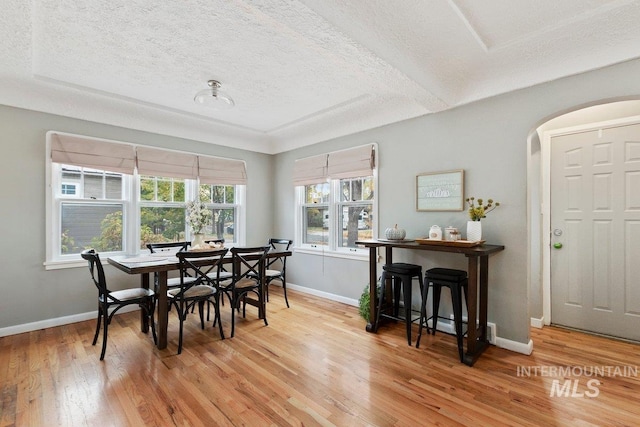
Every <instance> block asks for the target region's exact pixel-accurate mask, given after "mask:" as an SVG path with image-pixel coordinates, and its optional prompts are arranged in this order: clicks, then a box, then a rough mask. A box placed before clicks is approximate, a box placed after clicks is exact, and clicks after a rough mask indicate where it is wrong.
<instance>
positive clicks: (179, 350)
mask: <svg viewBox="0 0 640 427" xmlns="http://www.w3.org/2000/svg"><path fill="white" fill-rule="evenodd" d="M176 311H178V319H179V320H180V326H179V329H178V354H180V353H182V326H183V323H184V317H185V316H186V315H187V312H188V311H189V306H187V307H186V308H185V307H184V302H183V301H180V307H178V306H176ZM183 311H184V314H183Z"/></svg>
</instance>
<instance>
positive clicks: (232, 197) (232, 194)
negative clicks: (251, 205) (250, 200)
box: [225, 185, 236, 203]
mask: <svg viewBox="0 0 640 427" xmlns="http://www.w3.org/2000/svg"><path fill="white" fill-rule="evenodd" d="M225 193H226V196H225V203H235V202H236V186H235V185H227V187H226V190H225Z"/></svg>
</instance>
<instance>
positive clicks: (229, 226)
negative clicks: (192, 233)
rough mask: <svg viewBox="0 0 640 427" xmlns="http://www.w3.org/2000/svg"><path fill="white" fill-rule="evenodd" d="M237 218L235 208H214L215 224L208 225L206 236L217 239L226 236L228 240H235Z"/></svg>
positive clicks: (225, 238)
mask: <svg viewBox="0 0 640 427" xmlns="http://www.w3.org/2000/svg"><path fill="white" fill-rule="evenodd" d="M235 218H236V210H235V209H234V208H228V209H213V225H212V226H211V227H207V231H206V233H205V234H206V236H207V237H215V238H217V239H220V238H224V240H225V241H227V242H234V241H235V228H236V221H235Z"/></svg>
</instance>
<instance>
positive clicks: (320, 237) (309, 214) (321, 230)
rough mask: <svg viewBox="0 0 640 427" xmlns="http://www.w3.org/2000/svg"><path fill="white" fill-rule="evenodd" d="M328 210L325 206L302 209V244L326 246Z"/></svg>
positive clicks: (327, 239)
mask: <svg viewBox="0 0 640 427" xmlns="http://www.w3.org/2000/svg"><path fill="white" fill-rule="evenodd" d="M328 227H329V209H328V208H327V207H326V206H318V207H305V208H304V235H303V239H304V242H303V243H308V244H312V245H328V244H329V234H328V230H327V228H328Z"/></svg>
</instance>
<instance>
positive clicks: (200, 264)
mask: <svg viewBox="0 0 640 427" xmlns="http://www.w3.org/2000/svg"><path fill="white" fill-rule="evenodd" d="M228 251H229V250H228V249H224V248H222V249H212V250H210V251H201V250H199V251H180V252H177V253H176V257H177V258H178V260H179V262H180V278H179V279H180V286H179V287H177V288H173V289H169V290H168V291H167V297H168V298H169V301H170V304H172V305H173V306H174V307H175V308H176V311H177V312H178V319H179V320H180V328H179V337H178V354H180V353H182V336H183V329H184V328H183V325H184V321H185V319H186V317H187V313H188V312H189V309H190V308H191V307H194V306H195V305H196V304H197V305H198V311H199V314H200V325H201V327H202V329H204V305H205V304H213V306H214V320H213V324H214V325H215V324H216V323H217V324H218V327H219V329H220V337H221V338H222V339H224V331H223V330H222V321H221V320H220V289H219V287H218V282H219V279H218V280H216V279H213V278H212V277H211V275H215V274H219V271H220V268H221V266H222V260H223V258H224V256H225V255H226V254H227V252H228ZM216 272H217V273H216Z"/></svg>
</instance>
